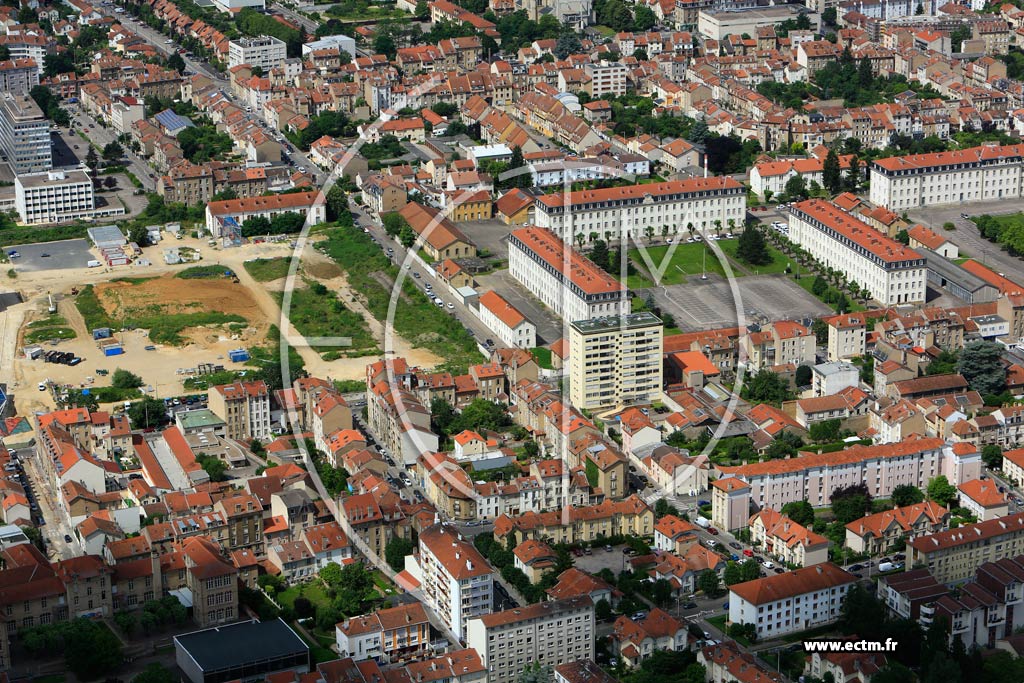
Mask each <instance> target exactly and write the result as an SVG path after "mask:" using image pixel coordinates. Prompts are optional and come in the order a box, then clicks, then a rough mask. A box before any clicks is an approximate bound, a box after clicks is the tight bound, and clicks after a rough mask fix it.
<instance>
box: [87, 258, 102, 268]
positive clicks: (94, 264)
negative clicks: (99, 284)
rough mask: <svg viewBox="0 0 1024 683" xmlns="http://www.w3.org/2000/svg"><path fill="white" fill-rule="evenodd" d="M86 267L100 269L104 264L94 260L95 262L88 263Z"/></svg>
mask: <svg viewBox="0 0 1024 683" xmlns="http://www.w3.org/2000/svg"><path fill="white" fill-rule="evenodd" d="M85 265H87V266H89V267H90V268H99V267H100V266H102V265H103V264H102V263H100V262H99V261H96V260H95V259H94V260H92V261H89V262H88V263H86V264H85Z"/></svg>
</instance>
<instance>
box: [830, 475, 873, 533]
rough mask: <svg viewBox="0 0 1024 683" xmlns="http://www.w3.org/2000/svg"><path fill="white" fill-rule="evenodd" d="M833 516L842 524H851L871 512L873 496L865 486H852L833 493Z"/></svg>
mask: <svg viewBox="0 0 1024 683" xmlns="http://www.w3.org/2000/svg"><path fill="white" fill-rule="evenodd" d="M831 500H832V514H834V515H835V517H836V521H837V522H839V523H840V524H844V525H845V524H849V523H850V522H853V521H856V520H858V519H860V518H861V517H863V516H864V515H865V514H867V513H868V512H870V511H871V494H870V493H869V492H868V487H867V485H865V484H852V485H850V486H846V487H842V488H838V489H836V490H835V491H833V492H832V499H831Z"/></svg>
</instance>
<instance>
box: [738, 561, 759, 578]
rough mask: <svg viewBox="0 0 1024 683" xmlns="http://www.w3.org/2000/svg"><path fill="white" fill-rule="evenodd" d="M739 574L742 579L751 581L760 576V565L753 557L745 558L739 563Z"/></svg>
mask: <svg viewBox="0 0 1024 683" xmlns="http://www.w3.org/2000/svg"><path fill="white" fill-rule="evenodd" d="M740 576H741V578H742V579H743V580H744V581H753V580H755V579H757V578H759V577H760V576H761V565H759V564H758V563H757V560H754V559H749V560H745V561H744V562H743V564H742V565H740Z"/></svg>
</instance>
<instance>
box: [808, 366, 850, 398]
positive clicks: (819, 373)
mask: <svg viewBox="0 0 1024 683" xmlns="http://www.w3.org/2000/svg"><path fill="white" fill-rule="evenodd" d="M859 384H860V369H859V368H858V367H857V366H856V365H854V364H853V363H847V362H846V361H829V362H827V363H818V364H817V365H815V366H813V367H811V388H812V393H813V394H814V395H815V396H832V395H833V394H838V393H839V392H840V391H842V390H843V389H846V388H847V387H855V386H858V385H859Z"/></svg>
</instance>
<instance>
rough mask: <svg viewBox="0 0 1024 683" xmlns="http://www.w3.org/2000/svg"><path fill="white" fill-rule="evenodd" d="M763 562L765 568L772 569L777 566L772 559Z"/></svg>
mask: <svg viewBox="0 0 1024 683" xmlns="http://www.w3.org/2000/svg"><path fill="white" fill-rule="evenodd" d="M763 564H764V568H765V569H771V568H772V567H774V566H775V565H774V564H773V563H772V562H771V561H770V560H765V561H764V563H763Z"/></svg>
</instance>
